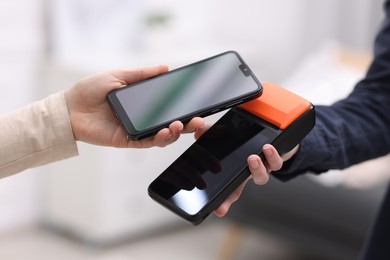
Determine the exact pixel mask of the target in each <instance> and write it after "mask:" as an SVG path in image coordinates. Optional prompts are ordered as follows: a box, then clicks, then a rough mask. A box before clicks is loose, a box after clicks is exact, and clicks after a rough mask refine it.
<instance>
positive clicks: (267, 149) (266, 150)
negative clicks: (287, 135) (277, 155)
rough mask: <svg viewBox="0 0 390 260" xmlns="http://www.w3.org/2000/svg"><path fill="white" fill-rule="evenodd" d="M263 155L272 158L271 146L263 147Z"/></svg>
mask: <svg viewBox="0 0 390 260" xmlns="http://www.w3.org/2000/svg"><path fill="white" fill-rule="evenodd" d="M263 153H264V155H265V156H267V157H269V156H272V149H271V147H269V146H264V147H263Z"/></svg>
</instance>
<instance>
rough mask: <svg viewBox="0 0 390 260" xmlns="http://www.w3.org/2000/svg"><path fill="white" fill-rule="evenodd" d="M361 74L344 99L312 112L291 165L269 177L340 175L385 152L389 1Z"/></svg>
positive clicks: (389, 116)
mask: <svg viewBox="0 0 390 260" xmlns="http://www.w3.org/2000/svg"><path fill="white" fill-rule="evenodd" d="M384 8H385V12H386V18H385V20H384V22H383V24H382V27H381V30H380V31H379V33H378V35H377V37H376V39H375V46H374V59H373V62H372V64H371V66H370V67H369V69H368V71H367V74H366V76H365V78H364V79H363V80H361V81H360V82H359V83H357V85H356V86H355V88H354V90H353V92H352V93H351V94H350V95H349V96H348V97H347V98H345V99H343V100H340V101H339V102H337V103H335V104H333V105H331V106H317V107H316V125H315V127H314V129H313V130H312V131H311V132H310V133H309V135H308V136H307V137H305V138H304V140H302V142H301V144H300V149H299V151H298V153H297V154H296V155H295V156H294V158H293V159H291V160H290V161H288V162H286V163H285V165H284V166H283V168H282V169H281V170H280V171H278V172H275V173H274V175H275V176H276V177H278V178H280V179H286V180H287V179H290V178H292V177H294V176H296V175H299V174H302V173H305V172H308V171H310V172H314V173H321V172H325V171H327V170H330V169H344V168H346V167H349V166H351V165H353V164H356V163H359V162H363V161H365V160H369V159H373V158H376V157H380V156H383V155H386V154H388V153H389V152H390V1H386V2H385V4H384Z"/></svg>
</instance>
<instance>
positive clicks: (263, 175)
mask: <svg viewBox="0 0 390 260" xmlns="http://www.w3.org/2000/svg"><path fill="white" fill-rule="evenodd" d="M247 162H248V167H249V170H250V172H251V174H252V176H253V181H254V182H255V183H256V184H257V185H263V184H266V183H267V182H268V180H269V174H268V171H267V168H266V167H265V165H264V164H263V161H262V160H261V159H260V157H259V156H258V155H255V154H252V155H250V156H249V157H248V160H247Z"/></svg>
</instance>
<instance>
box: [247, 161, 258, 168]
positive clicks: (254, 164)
mask: <svg viewBox="0 0 390 260" xmlns="http://www.w3.org/2000/svg"><path fill="white" fill-rule="evenodd" d="M249 162H250V165H251V168H252V169H257V168H259V162H258V161H257V160H256V159H255V158H251V159H250V160H249Z"/></svg>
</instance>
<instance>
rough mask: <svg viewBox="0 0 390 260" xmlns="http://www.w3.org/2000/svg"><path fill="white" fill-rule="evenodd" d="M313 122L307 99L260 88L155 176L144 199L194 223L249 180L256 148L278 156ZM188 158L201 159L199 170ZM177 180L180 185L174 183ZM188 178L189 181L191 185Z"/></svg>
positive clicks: (270, 87)
mask: <svg viewBox="0 0 390 260" xmlns="http://www.w3.org/2000/svg"><path fill="white" fill-rule="evenodd" d="M314 122H315V113H314V107H313V106H312V105H311V104H310V103H309V102H308V101H306V100H304V99H303V98H301V97H299V96H297V95H295V94H293V93H291V92H288V91H287V90H285V89H282V88H280V87H278V86H275V85H273V84H264V91H263V95H262V96H261V97H259V98H257V99H255V100H252V101H249V102H247V103H245V104H243V105H241V106H240V107H239V108H232V109H231V110H230V111H228V112H227V113H226V114H225V115H224V116H222V117H221V119H220V120H218V121H217V122H216V123H215V124H214V125H213V126H212V127H211V128H210V129H209V130H208V131H207V132H205V133H204V134H203V135H202V136H201V137H200V138H199V139H198V140H197V141H196V142H195V143H194V144H193V145H192V146H190V147H189V148H188V149H187V150H186V151H185V152H184V153H183V154H182V155H181V156H180V157H179V158H178V159H177V160H176V161H175V162H173V163H172V164H171V165H170V166H169V167H168V168H167V169H166V170H165V171H164V172H163V173H161V174H160V176H158V177H157V178H156V179H155V180H154V181H153V182H152V183H151V184H150V185H149V188H148V192H149V195H150V196H151V197H152V198H153V199H154V200H156V201H157V202H159V203H160V204H162V205H163V206H165V207H167V208H168V209H170V210H172V211H173V212H174V213H176V214H178V215H179V216H181V217H183V218H184V219H186V220H188V221H190V222H191V223H192V224H194V225H198V224H199V223H201V222H202V221H203V220H204V219H205V218H206V217H207V216H208V215H209V214H210V213H211V212H213V211H214V210H215V209H216V208H217V207H218V206H219V205H220V204H221V203H222V202H223V201H224V200H225V199H226V198H227V197H228V196H229V195H230V194H231V193H232V192H233V191H234V190H235V189H236V188H237V187H238V186H239V185H240V184H241V183H242V182H244V181H245V180H246V179H247V178H248V177H249V175H250V172H249V169H248V165H247V158H248V156H249V155H251V154H259V155H260V157H261V158H264V155H263V154H262V150H261V148H262V147H263V145H264V144H267V143H269V144H272V145H273V146H274V147H275V148H276V149H277V150H278V152H279V153H280V154H283V153H285V152H288V151H290V150H291V149H292V148H293V147H294V146H296V145H297V144H298V143H299V142H300V141H301V140H302V138H303V137H304V136H305V135H306V134H307V133H308V132H310V130H311V129H312V128H313V126H314ZM194 158H202V164H201V165H202V166H203V167H199V166H198V165H199V162H198V159H196V160H195V159H194ZM211 160H212V161H211ZM183 162H184V163H183ZM211 162H218V165H219V169H218V170H215V168H213V167H210V166H213V165H214V163H211ZM178 165H180V167H177V166H178ZM205 165H206V166H207V165H208V166H209V167H204V166H205ZM177 169H180V170H177ZM194 174H196V175H195V176H193V175H194ZM183 179H186V180H187V182H186V183H185V184H186V186H184V185H183V183H182V182H181V181H179V180H183ZM189 180H194V181H193V182H192V185H191V181H189ZM188 181H189V182H188ZM188 183H189V184H188Z"/></svg>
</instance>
